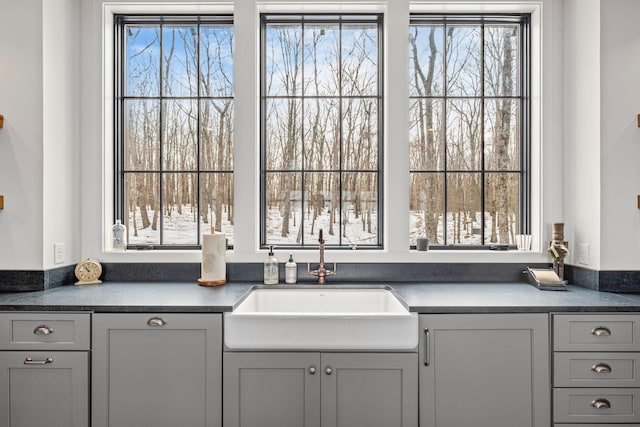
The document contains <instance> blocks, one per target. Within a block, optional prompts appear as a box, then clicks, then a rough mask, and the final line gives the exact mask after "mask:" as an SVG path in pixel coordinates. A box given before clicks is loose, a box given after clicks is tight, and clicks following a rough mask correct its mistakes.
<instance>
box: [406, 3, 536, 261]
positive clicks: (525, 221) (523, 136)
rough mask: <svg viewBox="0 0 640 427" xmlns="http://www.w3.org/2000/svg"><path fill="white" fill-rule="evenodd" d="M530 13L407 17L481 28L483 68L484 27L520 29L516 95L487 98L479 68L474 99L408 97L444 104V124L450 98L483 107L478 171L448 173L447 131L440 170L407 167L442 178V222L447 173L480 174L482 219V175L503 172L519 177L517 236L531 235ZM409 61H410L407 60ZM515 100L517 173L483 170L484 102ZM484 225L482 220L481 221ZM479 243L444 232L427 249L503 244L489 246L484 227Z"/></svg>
mask: <svg viewBox="0 0 640 427" xmlns="http://www.w3.org/2000/svg"><path fill="white" fill-rule="evenodd" d="M531 15H532V14H531V13H530V12H518V13H513V12H505V13H501V12H491V13H471V12H451V13H449V12H447V13H442V12H411V13H410V17H409V24H408V26H409V28H411V27H412V26H414V25H434V24H435V25H442V26H443V27H444V28H445V29H446V26H447V25H479V26H480V27H481V28H482V35H481V43H482V51H481V55H482V60H481V63H482V64H483V65H484V63H485V60H484V57H485V50H484V28H485V26H486V25H495V24H516V25H518V26H519V28H520V31H519V47H520V51H519V58H518V61H519V67H520V69H519V76H518V77H519V79H520V84H519V87H520V92H519V94H517V95H510V96H495V95H494V96H487V95H485V92H484V81H485V78H484V75H485V69H484V66H482V69H481V70H480V81H481V82H482V83H481V85H482V93H481V94H480V95H477V96H473V97H471V96H450V95H449V94H447V93H446V90H445V91H444V92H443V94H441V95H432V96H426V95H425V96H415V95H411V94H409V102H411V101H412V100H417V99H439V100H442V101H443V105H444V106H443V114H444V117H445V122H446V115H447V107H446V104H447V101H448V100H450V99H477V100H478V101H479V102H480V103H481V104H482V119H481V120H480V126H481V131H480V135H481V138H480V141H481V147H482V148H481V149H480V154H481V169H479V170H473V171H471V170H469V171H452V172H449V171H448V169H447V162H446V158H447V149H446V139H447V138H446V132H444V141H443V142H444V144H445V148H444V156H445V157H444V159H445V161H444V166H443V169H442V170H426V169H420V170H418V169H412V168H410V170H409V174H410V176H411V175H412V174H423V173H436V174H441V175H442V176H443V191H444V194H443V195H442V197H443V211H442V213H443V221H445V224H446V221H447V219H446V218H447V214H448V211H447V193H448V191H447V174H448V173H461V172H462V173H479V174H480V176H481V179H480V200H481V206H480V209H481V218H482V219H483V220H484V218H485V211H486V209H485V201H486V191H485V175H486V174H487V173H505V174H516V173H517V174H518V176H519V178H520V179H519V181H520V184H519V209H520V212H519V213H520V215H519V216H520V218H519V222H520V229H519V230H518V233H520V234H530V233H531V232H532V228H533V225H532V222H531V220H532V212H531V210H532V163H531V162H532V139H531V138H532V105H531V104H532V100H531V86H532V70H531V64H532V58H531V55H532V46H531V43H532V42H531V31H532V28H531V26H532V24H531V22H532V16H531ZM444 49H445V51H444V52H443V56H444V57H445V58H446V43H445V44H444ZM408 60H409V61H410V60H411V58H410V57H409V58H408ZM443 66H444V67H445V69H446V63H443ZM446 83H447V80H446V73H445V75H444V76H443V84H444V85H443V88H446V87H447V84H446ZM507 98H508V99H516V100H518V101H519V109H520V111H521V114H520V117H521V120H520V122H519V125H520V126H519V130H520V132H519V138H520V150H519V151H520V158H519V159H518V161H519V164H520V170H519V171H515V170H497V171H494V170H488V169H487V168H485V162H484V158H485V150H484V147H485V132H484V130H485V120H484V117H485V105H486V104H485V101H486V100H491V99H507ZM483 222H484V221H483ZM480 230H481V231H480V241H481V244H479V245H463V244H454V243H449V242H448V241H447V231H446V229H445V230H443V233H442V234H443V244H430V245H429V246H430V248H432V249H435V250H438V251H440V250H444V251H448V250H461V251H474V250H487V249H501V248H502V247H504V245H503V244H497V243H490V242H486V241H485V240H486V235H485V228H484V227H481V228H480ZM507 247H508V249H515V247H516V245H515V243H511V244H508V245H507ZM409 248H410V250H416V244H415V243H411V242H410V244H409Z"/></svg>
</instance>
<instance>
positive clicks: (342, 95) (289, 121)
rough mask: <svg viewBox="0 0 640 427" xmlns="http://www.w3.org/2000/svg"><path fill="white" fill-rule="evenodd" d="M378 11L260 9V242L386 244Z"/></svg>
mask: <svg viewBox="0 0 640 427" xmlns="http://www.w3.org/2000/svg"><path fill="white" fill-rule="evenodd" d="M381 31H382V15H377V14H367V15H363V14H342V15H329V14H322V15H316V14H305V15H300V14H293V15H292V14H263V15H261V89H260V90H261V107H260V108H261V159H260V160H261V178H260V181H261V183H260V185H261V192H260V194H261V196H260V197H261V242H260V243H261V245H262V246H265V245H271V244H275V245H278V246H279V247H296V248H301V247H307V246H316V245H317V244H318V235H319V230H321V229H322V230H324V232H323V237H324V240H325V241H326V244H327V246H328V247H356V246H357V247H358V248H367V247H370V248H371V247H374V248H379V247H381V246H382V243H383V242H382V237H381V236H382V226H381V224H382V218H381V215H380V214H381V212H382V209H381V205H382V198H381V196H380V188H381V182H382V181H381V180H382V171H381V165H382V149H381V146H382V145H381V144H382V139H381V138H382V131H381V126H382V105H381V94H382V73H381V70H382V60H381V58H382V52H381V49H382V48H381Z"/></svg>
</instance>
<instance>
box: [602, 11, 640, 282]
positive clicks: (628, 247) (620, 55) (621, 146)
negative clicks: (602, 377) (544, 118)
mask: <svg viewBox="0 0 640 427" xmlns="http://www.w3.org/2000/svg"><path fill="white" fill-rule="evenodd" d="M600 18H601V21H600V25H601V34H602V36H601V40H600V43H601V52H602V56H601V61H602V62H601V67H600V69H601V104H600V105H601V121H600V123H601V126H600V135H601V154H600V155H601V159H600V168H601V173H600V176H601V189H602V194H601V204H600V230H601V253H600V267H601V269H602V270H640V209H638V205H637V196H638V194H640V128H638V122H637V117H638V114H640V25H639V23H640V2H639V1H637V0H606V1H602V2H601V16H600Z"/></svg>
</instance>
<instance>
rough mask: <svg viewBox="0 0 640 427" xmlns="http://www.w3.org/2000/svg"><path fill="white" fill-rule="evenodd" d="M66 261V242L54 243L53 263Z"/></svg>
mask: <svg viewBox="0 0 640 427" xmlns="http://www.w3.org/2000/svg"><path fill="white" fill-rule="evenodd" d="M63 262H64V243H54V244H53V263H54V264H62V263H63Z"/></svg>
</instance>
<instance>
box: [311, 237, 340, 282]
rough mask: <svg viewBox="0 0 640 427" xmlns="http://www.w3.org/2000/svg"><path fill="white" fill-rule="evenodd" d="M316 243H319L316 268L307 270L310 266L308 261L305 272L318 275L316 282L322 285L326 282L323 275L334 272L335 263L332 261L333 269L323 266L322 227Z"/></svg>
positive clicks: (331, 274)
mask: <svg viewBox="0 0 640 427" xmlns="http://www.w3.org/2000/svg"><path fill="white" fill-rule="evenodd" d="M318 243H320V263H319V265H318V269H317V270H313V271H309V270H310V269H311V267H310V265H309V263H307V274H310V275H312V276H318V284H320V285H324V284H325V283H326V281H325V277H327V276H333V275H335V274H336V263H335V262H334V263H333V270H328V269H326V268H325V266H324V239H323V238H322V229H320V233H319V238H318Z"/></svg>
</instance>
